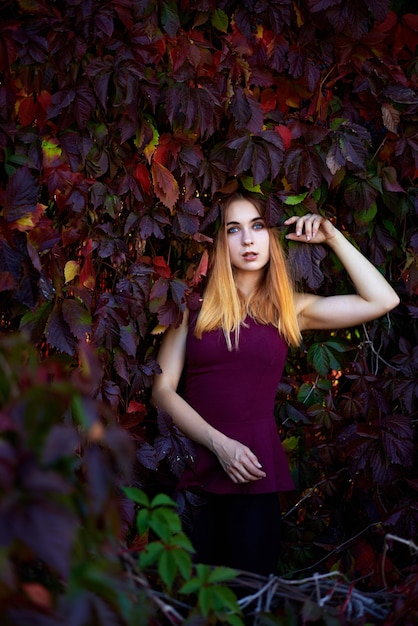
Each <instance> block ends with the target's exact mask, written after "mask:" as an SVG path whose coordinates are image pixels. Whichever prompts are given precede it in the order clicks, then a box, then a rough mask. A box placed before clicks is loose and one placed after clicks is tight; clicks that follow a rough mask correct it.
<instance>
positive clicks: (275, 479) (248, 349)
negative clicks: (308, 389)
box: [178, 311, 294, 494]
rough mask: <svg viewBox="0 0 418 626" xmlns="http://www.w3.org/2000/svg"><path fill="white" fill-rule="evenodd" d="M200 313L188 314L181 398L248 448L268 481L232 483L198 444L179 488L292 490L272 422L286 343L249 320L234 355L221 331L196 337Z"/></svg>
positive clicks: (290, 479)
mask: <svg viewBox="0 0 418 626" xmlns="http://www.w3.org/2000/svg"><path fill="white" fill-rule="evenodd" d="M197 314H198V311H196V312H195V311H191V312H190V321H189V331H188V337H187V344H186V376H185V392H184V398H185V399H186V400H187V402H188V403H189V404H190V405H191V406H192V407H193V408H194V409H195V410H196V411H197V412H198V413H199V414H200V415H201V416H202V417H203V418H204V419H205V420H206V421H207V422H209V423H210V424H211V425H212V426H214V427H215V428H217V429H218V430H220V431H221V432H223V433H224V434H225V435H227V436H228V437H232V438H233V439H236V440H238V441H240V442H241V443H243V444H245V445H247V446H248V447H249V448H250V449H251V450H252V451H253V452H254V454H255V455H256V456H257V458H258V460H259V461H260V463H261V465H262V468H263V470H264V471H265V472H266V477H265V478H261V479H260V480H257V481H252V482H249V483H244V484H239V485H237V484H235V483H234V482H233V481H232V480H231V479H230V478H229V477H228V475H227V474H226V472H225V471H224V470H223V469H222V467H221V465H220V463H219V461H218V459H217V457H216V456H215V455H214V454H213V453H212V452H210V451H209V450H208V449H207V448H206V447H204V446H200V445H196V448H197V458H196V463H195V467H194V469H192V468H187V469H186V470H185V472H184V474H183V476H182V477H181V479H180V482H179V485H178V488H179V489H189V488H191V487H201V488H202V489H203V490H205V491H209V492H212V493H250V494H256V493H269V492H274V491H288V490H291V489H293V488H294V486H293V481H292V478H291V476H290V472H289V467H288V463H287V459H286V456H285V452H284V450H283V447H282V444H281V441H280V437H279V435H278V432H277V426H276V423H275V419H274V402H275V396H276V391H277V386H278V383H279V381H280V379H281V376H282V372H283V368H284V364H285V359H286V356H287V344H286V342H285V341H284V339H283V338H282V337H281V336H280V335H279V333H278V331H277V329H276V328H274V327H273V326H266V325H262V324H258V323H257V322H255V321H254V320H253V319H252V318H247V320H246V325H245V326H242V327H241V331H240V339H239V347H238V350H236V349H235V347H234V337H232V345H233V349H232V351H229V350H228V348H227V345H226V341H225V337H224V335H223V332H222V331H221V330H216V331H211V332H207V333H203V336H202V339H197V338H196V337H195V336H194V333H193V331H194V326H195V324H196V319H197Z"/></svg>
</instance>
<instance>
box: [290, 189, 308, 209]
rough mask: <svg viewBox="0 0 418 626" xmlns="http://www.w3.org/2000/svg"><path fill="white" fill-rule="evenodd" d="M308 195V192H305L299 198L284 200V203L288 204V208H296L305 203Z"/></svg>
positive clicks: (293, 197)
mask: <svg viewBox="0 0 418 626" xmlns="http://www.w3.org/2000/svg"><path fill="white" fill-rule="evenodd" d="M307 195H308V192H307V191H305V192H304V193H300V194H299V195H297V196H287V197H286V198H285V199H284V203H285V204H287V205H288V206H295V205H296V204H300V203H301V202H303V201H304V200H305V198H306V196H307Z"/></svg>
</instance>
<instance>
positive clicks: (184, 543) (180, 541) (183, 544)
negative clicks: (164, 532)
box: [171, 533, 194, 552]
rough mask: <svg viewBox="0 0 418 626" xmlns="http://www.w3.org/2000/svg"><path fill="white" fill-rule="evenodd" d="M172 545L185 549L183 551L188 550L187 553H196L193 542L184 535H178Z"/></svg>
mask: <svg viewBox="0 0 418 626" xmlns="http://www.w3.org/2000/svg"><path fill="white" fill-rule="evenodd" d="M171 543H172V545H175V546H177V547H179V548H183V550H186V551H187V552H194V548H193V545H192V542H191V541H190V539H189V538H188V536H187V535H185V534H184V533H178V534H176V536H175V537H174V538H173V541H172V542H171Z"/></svg>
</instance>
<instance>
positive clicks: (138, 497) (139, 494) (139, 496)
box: [122, 487, 150, 508]
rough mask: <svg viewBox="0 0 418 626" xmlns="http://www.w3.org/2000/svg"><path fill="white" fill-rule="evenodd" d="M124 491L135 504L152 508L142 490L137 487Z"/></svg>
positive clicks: (126, 488)
mask: <svg viewBox="0 0 418 626" xmlns="http://www.w3.org/2000/svg"><path fill="white" fill-rule="evenodd" d="M122 490H123V492H124V493H125V495H127V496H128V498H129V499H130V500H133V502H136V503H137V504H141V505H142V506H145V507H147V508H149V507H150V501H149V498H148V496H147V494H146V493H144V492H143V491H141V490H140V489H137V488H136V487H122Z"/></svg>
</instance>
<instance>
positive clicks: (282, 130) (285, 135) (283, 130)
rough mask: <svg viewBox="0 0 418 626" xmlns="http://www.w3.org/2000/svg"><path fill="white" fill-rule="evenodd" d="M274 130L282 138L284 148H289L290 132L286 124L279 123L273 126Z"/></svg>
mask: <svg viewBox="0 0 418 626" xmlns="http://www.w3.org/2000/svg"><path fill="white" fill-rule="evenodd" d="M274 130H275V132H276V133H278V134H279V135H280V137H281V138H282V140H283V146H284V149H285V150H287V149H288V148H290V143H291V141H292V133H291V132H290V130H289V128H288V127H287V126H284V125H283V124H279V125H278V126H275V127H274Z"/></svg>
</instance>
